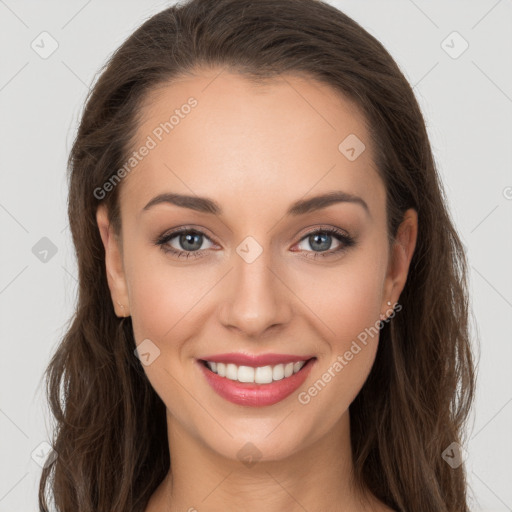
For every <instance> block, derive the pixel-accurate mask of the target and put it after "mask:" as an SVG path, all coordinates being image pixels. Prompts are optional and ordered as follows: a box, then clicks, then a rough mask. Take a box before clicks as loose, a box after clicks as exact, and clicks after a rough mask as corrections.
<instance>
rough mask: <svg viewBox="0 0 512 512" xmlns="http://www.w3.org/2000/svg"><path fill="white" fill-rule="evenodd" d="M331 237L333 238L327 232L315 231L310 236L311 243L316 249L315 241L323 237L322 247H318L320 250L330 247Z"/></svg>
mask: <svg viewBox="0 0 512 512" xmlns="http://www.w3.org/2000/svg"><path fill="white" fill-rule="evenodd" d="M330 238H331V235H329V234H327V233H315V234H314V235H311V236H310V237H309V243H310V244H311V247H312V248H313V249H314V250H316V249H315V243H316V242H317V241H318V240H319V239H323V241H320V245H321V246H320V247H319V248H318V247H317V248H318V249H319V250H325V249H329V246H330V245H331V244H330Z"/></svg>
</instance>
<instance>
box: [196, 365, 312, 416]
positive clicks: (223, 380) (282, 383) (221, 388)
mask: <svg viewBox="0 0 512 512" xmlns="http://www.w3.org/2000/svg"><path fill="white" fill-rule="evenodd" d="M287 357H289V356H287ZM303 360H304V358H302V357H299V359H295V361H303ZM208 361H212V359H208ZM225 361H226V359H222V361H221V362H225ZM245 361H247V359H245ZM315 361H316V359H310V360H309V361H308V362H307V363H306V364H305V365H304V366H303V367H302V368H301V370H300V371H299V372H297V373H294V374H293V375H291V376H290V377H286V378H284V379H281V380H277V381H273V382H271V383H269V384H256V383H253V382H238V381H236V380H231V379H228V378H227V377H220V376H219V375H217V374H216V373H214V372H212V371H211V370H210V369H208V368H207V367H206V365H205V364H204V363H203V362H202V361H201V360H197V364H198V365H199V368H200V370H201V371H202V372H203V375H204V376H205V377H206V380H207V382H208V384H210V386H211V387H212V389H213V390H214V391H215V392H216V393H217V394H219V395H220V396H221V397H223V398H225V399H226V400H228V401H230V402H232V403H234V404H237V405H247V406H251V407H263V406H266V405H272V404H275V403H277V402H280V401H281V400H284V399H285V398H286V397H287V396H289V395H291V394H292V393H293V392H294V391H295V390H297V389H298V388H299V387H300V386H301V385H302V384H303V383H304V381H305V380H306V378H307V376H308V375H309V372H310V371H311V368H312V366H313V364H314V363H315ZM226 362H227V361H226ZM289 362H291V361H289ZM233 364H236V363H233ZM273 364H280V363H273ZM246 366H253V365H248V364H246ZM260 366H263V365H260Z"/></svg>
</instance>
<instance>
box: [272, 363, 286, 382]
mask: <svg viewBox="0 0 512 512" xmlns="http://www.w3.org/2000/svg"><path fill="white" fill-rule="evenodd" d="M283 378H284V364H278V365H277V366H274V369H273V370H272V380H281V379H283Z"/></svg>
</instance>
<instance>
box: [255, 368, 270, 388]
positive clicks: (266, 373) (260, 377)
mask: <svg viewBox="0 0 512 512" xmlns="http://www.w3.org/2000/svg"><path fill="white" fill-rule="evenodd" d="M254 382H255V383H256V384H269V383H270V382H272V366H258V367H257V368H256V370H255V372H254Z"/></svg>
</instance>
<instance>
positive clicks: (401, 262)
mask: <svg viewBox="0 0 512 512" xmlns="http://www.w3.org/2000/svg"><path fill="white" fill-rule="evenodd" d="M417 236H418V214H417V212H416V210H414V209H413V208H410V209H409V210H407V211H406V212H405V214H404V218H403V220H402V223H401V224H400V226H399V227H398V231H397V234H396V237H395V242H394V243H393V246H392V248H391V256H390V260H389V265H388V270H387V274H386V280H385V284H384V290H383V292H384V294H383V298H382V304H381V312H385V313H381V318H382V319H385V318H387V317H388V316H389V315H390V314H391V312H392V310H393V306H394V305H395V304H396V303H397V302H398V298H399V297H400V294H401V293H402V290H403V289H404V286H405V283H406V281H407V275H408V273H409V265H410V263H411V259H412V255H413V253H414V249H415V247H416V239H417ZM388 301H389V302H391V305H389V304H388Z"/></svg>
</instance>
